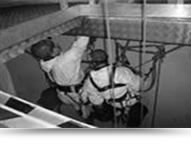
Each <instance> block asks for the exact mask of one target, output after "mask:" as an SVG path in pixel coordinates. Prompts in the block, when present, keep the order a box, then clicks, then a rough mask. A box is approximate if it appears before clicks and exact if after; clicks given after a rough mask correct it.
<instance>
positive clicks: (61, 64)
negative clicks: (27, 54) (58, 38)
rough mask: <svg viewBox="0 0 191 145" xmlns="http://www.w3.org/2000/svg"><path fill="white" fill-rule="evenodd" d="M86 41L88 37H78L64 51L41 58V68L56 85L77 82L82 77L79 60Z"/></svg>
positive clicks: (67, 84)
mask: <svg viewBox="0 0 191 145" xmlns="http://www.w3.org/2000/svg"><path fill="white" fill-rule="evenodd" d="M88 42H89V37H78V38H77V40H76V41H75V42H74V43H73V44H72V46H71V48H70V49H69V50H68V51H66V52H65V53H61V54H60V55H59V56H57V57H55V58H53V59H51V60H49V61H42V60H41V61H40V64H41V67H42V69H43V70H44V71H45V72H47V73H48V75H49V77H50V79H51V80H52V81H53V82H55V83H57V84H58V85H61V86H70V85H76V84H79V83H80V82H81V81H82V79H83V77H84V72H83V71H82V69H81V60H82V57H83V54H84V52H85V50H86V47H87V44H88ZM50 73H51V75H50Z"/></svg>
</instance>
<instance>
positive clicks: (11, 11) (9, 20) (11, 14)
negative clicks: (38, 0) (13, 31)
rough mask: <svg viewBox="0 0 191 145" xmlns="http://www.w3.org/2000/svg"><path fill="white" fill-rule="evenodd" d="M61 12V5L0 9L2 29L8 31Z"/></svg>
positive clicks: (0, 25) (0, 27)
mask: <svg viewBox="0 0 191 145" xmlns="http://www.w3.org/2000/svg"><path fill="white" fill-rule="evenodd" d="M59 10H60V6H59V4H39V5H22V6H15V7H8V8H0V21H1V24H0V29H6V28H8V27H11V26H14V25H18V24H20V23H23V22H26V21H29V20H32V19H35V18H39V17H41V16H44V15H47V14H50V13H53V12H56V11H59Z"/></svg>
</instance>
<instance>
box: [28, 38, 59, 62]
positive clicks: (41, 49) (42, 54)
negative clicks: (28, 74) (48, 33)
mask: <svg viewBox="0 0 191 145" xmlns="http://www.w3.org/2000/svg"><path fill="white" fill-rule="evenodd" d="M54 47H55V45H54V42H53V41H51V40H50V39H46V40H42V41H40V42H38V43H36V44H34V45H32V46H31V54H32V55H33V56H34V57H36V58H37V59H43V60H47V59H50V57H51V52H52V50H53V48H54Z"/></svg>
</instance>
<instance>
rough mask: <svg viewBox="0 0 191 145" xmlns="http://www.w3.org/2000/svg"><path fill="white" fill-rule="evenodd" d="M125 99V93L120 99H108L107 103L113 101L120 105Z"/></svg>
mask: <svg viewBox="0 0 191 145" xmlns="http://www.w3.org/2000/svg"><path fill="white" fill-rule="evenodd" d="M126 98H127V93H125V94H124V95H123V96H122V97H120V98H117V99H109V100H108V102H112V101H113V100H115V102H117V103H120V102H123V101H124V100H125V99H126Z"/></svg>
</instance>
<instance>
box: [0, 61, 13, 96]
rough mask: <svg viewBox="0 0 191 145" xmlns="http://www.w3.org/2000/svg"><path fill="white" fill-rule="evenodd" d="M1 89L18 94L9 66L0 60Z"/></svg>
mask: <svg viewBox="0 0 191 145" xmlns="http://www.w3.org/2000/svg"><path fill="white" fill-rule="evenodd" d="M0 90H2V91H4V92H7V93H9V94H12V95H16V91H15V88H14V85H13V81H12V79H11V75H10V73H9V70H8V68H7V66H6V65H5V64H4V63H2V62H1V60H0Z"/></svg>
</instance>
